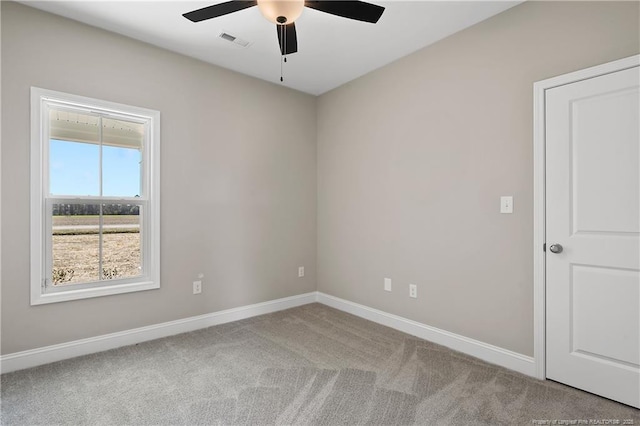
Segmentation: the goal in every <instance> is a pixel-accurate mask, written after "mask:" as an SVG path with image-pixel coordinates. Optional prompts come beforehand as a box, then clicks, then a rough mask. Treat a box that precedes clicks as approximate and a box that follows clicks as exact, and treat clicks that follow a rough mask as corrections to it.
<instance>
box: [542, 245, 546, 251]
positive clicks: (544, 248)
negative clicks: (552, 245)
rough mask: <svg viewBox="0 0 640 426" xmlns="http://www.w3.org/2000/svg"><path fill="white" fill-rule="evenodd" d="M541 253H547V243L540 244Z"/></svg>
mask: <svg viewBox="0 0 640 426" xmlns="http://www.w3.org/2000/svg"><path fill="white" fill-rule="evenodd" d="M542 251H545V252H546V251H547V243H544V244H542Z"/></svg>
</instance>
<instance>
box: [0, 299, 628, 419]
mask: <svg viewBox="0 0 640 426" xmlns="http://www.w3.org/2000/svg"><path fill="white" fill-rule="evenodd" d="M1 379H2V382H1V384H2V393H1V396H2V417H1V420H2V424H3V425H15V424H20V425H36V424H42V425H45V424H46V425H52V424H69V425H80V424H104V425H125V424H127V425H129V424H130V425H147V424H148V425H151V424H153V425H169V424H171V425H216V424H243V425H268V424H282V425H288V424H292V425H293V424H314V425H355V424H377V425H399V424H420V425H431V424H433V425H466V424H473V425H499V424H505V425H512V424H523V425H524V424H529V425H531V424H534V421H536V420H587V421H589V420H616V421H620V424H622V422H623V421H624V420H625V419H630V420H632V422H633V424H635V425H640V416H639V412H638V410H635V409H633V408H630V407H628V406H624V405H621V404H617V403H615V402H612V401H609V400H606V399H603V398H599V397H597V396H594V395H591V394H588V393H585V392H581V391H579V390H576V389H573V388H570V387H567V386H563V385H560V384H557V383H553V382H549V381H547V382H543V381H538V380H535V379H532V378H529V377H526V376H523V375H520V374H518V373H514V372H511V371H509V370H506V369H504V368H500V367H496V366H493V365H490V364H487V363H485V362H482V361H479V360H477V359H475V358H471V357H469V356H466V355H463V354H460V353H457V352H453V351H451V350H449V349H446V348H444V347H442V346H438V345H435V344H433V343H429V342H426V341H423V340H420V339H417V338H414V337H411V336H408V335H406V334H403V333H400V332H397V331H395V330H392V329H389V328H386V327H384V326H380V325H377V324H374V323H372V322H369V321H366V320H363V319H360V318H357V317H354V316H352V315H349V314H346V313H343V312H340V311H337V310H334V309H331V308H329V307H326V306H323V305H319V304H312V305H306V306H302V307H299V308H294V309H289V310H287V311H282V312H277V313H274V314H269V315H264V316H261V317H256V318H251V319H248V320H243V321H239V322H235V323H230V324H225V325H221V326H217V327H211V328H208V329H205V330H200V331H196V332H193V333H187V334H182V335H178V336H174V337H169V338H165V339H160V340H156V341H153V342H147V343H143V344H139V345H135V346H129V347H124V348H120V349H115V350H112V351H108V352H103V353H99V354H94V355H89V356H85V357H80V358H76V359H72V360H67V361H62V362H58V363H55V364H50V365H46V366H41V367H37V368H33V369H29V370H23V371H19V372H15V373H9V374H5V375H3V376H2V378H1ZM614 424H615V423H614Z"/></svg>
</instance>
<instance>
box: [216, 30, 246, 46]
mask: <svg viewBox="0 0 640 426" xmlns="http://www.w3.org/2000/svg"><path fill="white" fill-rule="evenodd" d="M218 37H220V38H221V39H223V40H227V41H230V42H231V43H233V44H237V45H238V46H240V47H249V45H250V44H251V43H250V42H248V41H246V40H243V39H241V38H238V37H236V36H234V35H231V34H229V33H228V32H225V31H223V32H221V33H220V35H219V36H218Z"/></svg>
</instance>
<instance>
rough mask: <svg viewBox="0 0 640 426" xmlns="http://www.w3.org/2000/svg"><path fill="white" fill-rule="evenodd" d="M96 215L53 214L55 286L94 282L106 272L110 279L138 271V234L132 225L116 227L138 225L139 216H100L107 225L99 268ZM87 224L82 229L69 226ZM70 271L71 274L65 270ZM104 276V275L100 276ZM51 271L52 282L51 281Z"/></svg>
mask: <svg viewBox="0 0 640 426" xmlns="http://www.w3.org/2000/svg"><path fill="white" fill-rule="evenodd" d="M98 221H99V217H98V216H54V217H53V225H54V227H56V226H64V227H65V229H64V230H56V229H55V228H54V235H53V269H54V271H55V270H58V271H67V272H62V274H63V278H62V279H61V280H60V282H58V283H56V284H57V285H64V284H74V283H79V282H88V281H97V280H98V279H99V278H100V275H102V274H104V273H106V274H107V275H111V277H112V278H126V277H133V276H136V275H139V274H140V272H141V271H140V233H139V232H138V229H136V228H133V229H131V228H129V229H118V228H117V226H118V225H125V226H126V225H129V226H131V225H134V224H138V223H139V222H138V221H139V216H123V215H120V216H104V217H103V223H104V224H105V225H108V226H111V227H113V228H111V229H105V232H104V233H103V235H102V268H103V271H98V269H99V251H100V249H99V235H98V233H97V225H98ZM75 226H79V227H83V226H84V227H87V226H89V227H91V226H96V228H92V229H86V228H77V229H74V228H73V227H75ZM68 271H73V273H71V272H68ZM104 278H108V277H104ZM55 281H56V279H55V274H54V283H55Z"/></svg>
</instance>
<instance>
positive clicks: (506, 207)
mask: <svg viewBox="0 0 640 426" xmlns="http://www.w3.org/2000/svg"><path fill="white" fill-rule="evenodd" d="M500 213H513V196H511V195H503V196H502V197H500Z"/></svg>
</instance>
